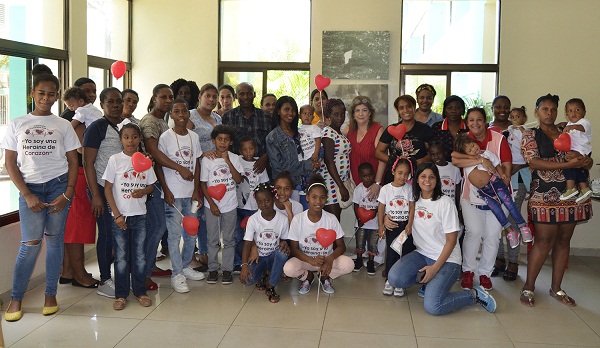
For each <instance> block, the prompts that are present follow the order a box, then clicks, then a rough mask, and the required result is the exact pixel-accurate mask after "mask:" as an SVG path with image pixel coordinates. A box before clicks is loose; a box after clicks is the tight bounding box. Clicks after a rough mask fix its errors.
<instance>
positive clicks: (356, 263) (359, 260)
mask: <svg viewBox="0 0 600 348" xmlns="http://www.w3.org/2000/svg"><path fill="white" fill-rule="evenodd" d="M361 268H363V260H362V256H360V255H356V260H354V272H360V269H361Z"/></svg>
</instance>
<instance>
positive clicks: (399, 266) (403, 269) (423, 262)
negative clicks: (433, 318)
mask: <svg viewBox="0 0 600 348" xmlns="http://www.w3.org/2000/svg"><path fill="white" fill-rule="evenodd" d="M434 263H435V260H432V259H430V258H428V257H426V256H423V255H421V254H419V252H417V251H413V252H411V253H410V254H408V255H404V256H403V257H402V259H401V261H400V262H396V264H395V265H394V266H392V269H391V270H390V272H389V273H388V280H389V282H390V284H391V285H392V286H393V287H395V288H409V287H411V286H413V285H416V284H417V280H416V278H417V273H419V270H420V269H421V268H423V267H425V266H431V265H433V264H434ZM459 273H460V265H459V264H456V263H450V262H446V263H444V264H443V265H442V267H441V268H440V270H439V271H438V272H437V273H436V275H435V276H434V277H433V279H431V280H429V282H427V291H426V292H425V299H424V300H423V306H424V307H425V311H427V313H429V314H431V315H443V314H448V313H450V312H453V311H454V310H456V309H458V308H461V307H465V306H469V305H472V304H474V303H475V296H474V295H473V292H472V291H471V290H464V291H458V292H450V289H451V288H452V285H454V283H455V282H456V278H457V277H458V275H459Z"/></svg>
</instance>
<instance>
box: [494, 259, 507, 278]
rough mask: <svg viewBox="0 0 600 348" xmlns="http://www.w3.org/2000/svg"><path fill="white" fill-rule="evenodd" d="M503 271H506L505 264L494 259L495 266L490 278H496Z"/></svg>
mask: <svg viewBox="0 0 600 348" xmlns="http://www.w3.org/2000/svg"><path fill="white" fill-rule="evenodd" d="M504 270H506V263H504V260H499V259H496V264H495V265H494V269H493V270H492V277H497V276H498V275H499V274H500V273H503V272H504Z"/></svg>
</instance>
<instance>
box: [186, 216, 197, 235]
mask: <svg viewBox="0 0 600 348" xmlns="http://www.w3.org/2000/svg"><path fill="white" fill-rule="evenodd" d="M182 225H183V230H184V231H185V232H186V233H187V234H189V235H190V236H195V235H197V234H198V228H199V227H200V221H198V219H196V218H195V217H193V216H184V217H183V221H182Z"/></svg>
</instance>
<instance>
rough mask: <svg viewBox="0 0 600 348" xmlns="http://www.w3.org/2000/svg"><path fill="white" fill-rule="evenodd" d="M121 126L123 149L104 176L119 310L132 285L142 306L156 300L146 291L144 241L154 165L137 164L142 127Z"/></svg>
mask: <svg viewBox="0 0 600 348" xmlns="http://www.w3.org/2000/svg"><path fill="white" fill-rule="evenodd" d="M119 127H120V129H119V137H120V139H121V143H122V144H123V151H122V152H119V153H116V154H114V155H112V156H110V158H109V160H108V163H107V165H106V170H105V171H104V175H103V176H102V179H103V180H104V195H105V196H106V202H107V203H108V205H109V206H110V210H111V214H112V216H113V226H112V232H113V240H114V242H115V245H114V251H115V300H114V302H113V308H114V309H115V310H122V309H124V308H125V305H126V303H127V296H128V295H129V289H130V288H131V289H132V290H133V294H134V295H135V296H136V298H137V299H138V301H139V302H140V304H141V305H142V306H144V307H149V306H150V305H152V300H151V299H150V297H148V295H146V284H145V280H146V256H145V251H144V250H145V249H144V242H145V240H146V196H147V195H149V194H151V193H152V191H153V190H154V185H153V184H154V182H156V176H155V175H154V170H153V169H152V168H150V169H148V170H146V171H143V172H137V171H135V169H134V168H133V164H132V161H131V156H132V155H133V154H134V153H135V152H136V151H137V150H138V147H139V145H140V142H141V140H142V132H141V130H140V128H139V127H138V126H137V125H135V124H133V123H129V122H126V123H125V124H123V123H122V124H119ZM130 273H131V283H130Z"/></svg>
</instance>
